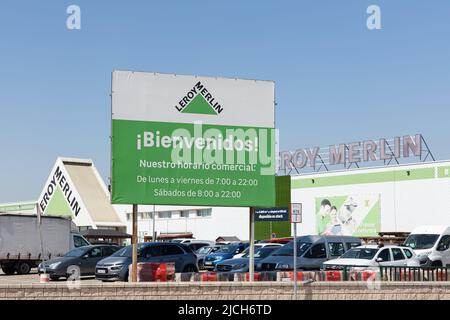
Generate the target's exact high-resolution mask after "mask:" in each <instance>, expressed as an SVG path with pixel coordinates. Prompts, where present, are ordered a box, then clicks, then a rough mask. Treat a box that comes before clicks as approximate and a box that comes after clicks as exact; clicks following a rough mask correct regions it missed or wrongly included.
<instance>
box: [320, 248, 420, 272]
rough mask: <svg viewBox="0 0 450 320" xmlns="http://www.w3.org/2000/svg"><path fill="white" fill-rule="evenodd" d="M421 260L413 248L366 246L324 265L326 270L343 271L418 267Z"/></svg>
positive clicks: (352, 250)
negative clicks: (348, 269) (364, 268)
mask: <svg viewBox="0 0 450 320" xmlns="http://www.w3.org/2000/svg"><path fill="white" fill-rule="evenodd" d="M419 265H420V264H419V260H418V259H417V256H416V254H415V253H414V251H413V250H412V249H411V248H408V247H400V246H394V245H392V246H391V245H390V246H378V245H365V246H360V247H356V248H352V249H350V250H348V251H347V252H346V253H344V254H343V255H342V256H341V257H340V258H337V259H333V260H329V261H327V262H324V263H323V269H325V270H341V269H343V268H344V267H345V266H353V267H357V268H363V267H379V266H385V267H389V266H393V267H394V266H395V267H418V266H419Z"/></svg>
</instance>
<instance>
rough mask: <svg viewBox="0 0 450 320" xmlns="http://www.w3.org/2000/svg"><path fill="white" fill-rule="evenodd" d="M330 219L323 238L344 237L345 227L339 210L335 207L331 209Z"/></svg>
mask: <svg viewBox="0 0 450 320" xmlns="http://www.w3.org/2000/svg"><path fill="white" fill-rule="evenodd" d="M330 218H331V221H330V223H329V224H328V225H327V227H326V229H325V231H324V232H322V234H321V235H322V236H341V235H343V234H344V233H343V227H342V223H341V221H340V220H339V218H338V210H337V208H336V207H335V206H332V207H331V208H330Z"/></svg>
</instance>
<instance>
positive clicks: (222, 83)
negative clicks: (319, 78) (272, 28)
mask: <svg viewBox="0 0 450 320" xmlns="http://www.w3.org/2000/svg"><path fill="white" fill-rule="evenodd" d="M274 128H275V123H274V83H273V82H272V81H257V80H239V79H224V78H209V77H196V76H181V75H171V74H159V73H144V72H130V71H114V72H113V75H112V137H111V139H112V197H111V201H112V203H115V204H166V205H170V204H175V205H214V206H273V205H274V204H275V176H274V174H275V154H276V151H275V130H274Z"/></svg>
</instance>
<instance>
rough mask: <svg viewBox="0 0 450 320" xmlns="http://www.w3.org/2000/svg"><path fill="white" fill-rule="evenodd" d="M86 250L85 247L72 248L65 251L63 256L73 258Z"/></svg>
mask: <svg viewBox="0 0 450 320" xmlns="http://www.w3.org/2000/svg"><path fill="white" fill-rule="evenodd" d="M85 252H86V248H77V249H73V250H70V251H69V252H67V253H66V254H65V255H64V257H73V258H78V257H81V256H82V255H84V254H85Z"/></svg>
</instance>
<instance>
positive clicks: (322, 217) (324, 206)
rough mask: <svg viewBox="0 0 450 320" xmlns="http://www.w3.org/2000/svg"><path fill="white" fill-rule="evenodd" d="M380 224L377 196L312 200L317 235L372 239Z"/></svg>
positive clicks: (378, 195) (378, 196) (332, 197)
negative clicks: (314, 206) (314, 202)
mask: <svg viewBox="0 0 450 320" xmlns="http://www.w3.org/2000/svg"><path fill="white" fill-rule="evenodd" d="M380 224H381V196H380V194H359V195H345V196H331V197H320V198H316V228H317V234H319V235H347V236H356V237H370V236H371V237H376V236H378V233H379V232H380Z"/></svg>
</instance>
